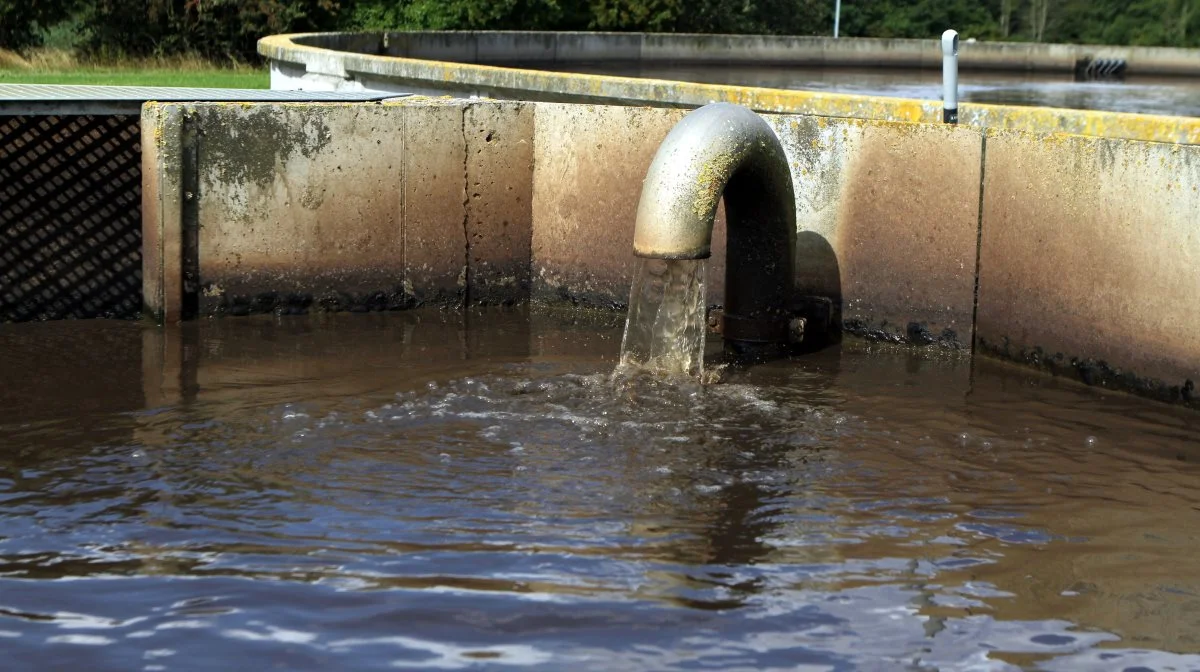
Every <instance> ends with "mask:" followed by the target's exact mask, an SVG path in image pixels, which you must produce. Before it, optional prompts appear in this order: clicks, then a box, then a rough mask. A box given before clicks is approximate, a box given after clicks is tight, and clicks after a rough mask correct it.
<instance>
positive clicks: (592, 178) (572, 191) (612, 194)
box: [532, 104, 725, 306]
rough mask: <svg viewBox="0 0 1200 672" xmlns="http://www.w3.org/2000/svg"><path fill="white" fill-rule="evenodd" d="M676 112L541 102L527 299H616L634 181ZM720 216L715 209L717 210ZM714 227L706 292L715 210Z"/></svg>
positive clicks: (713, 291)
mask: <svg viewBox="0 0 1200 672" xmlns="http://www.w3.org/2000/svg"><path fill="white" fill-rule="evenodd" d="M683 114H684V113H683V111H680V110H663V109H647V108H631V107H595V106H589V105H558V104H540V105H538V106H537V122H536V124H535V129H534V171H533V194H534V202H533V255H532V259H533V264H532V266H533V268H532V273H533V297H534V298H537V299H542V300H570V301H573V302H579V301H582V302H584V303H589V304H593V305H602V306H612V305H624V304H625V303H626V302H627V301H628V298H629V288H630V284H631V282H632V279H633V273H634V270H635V268H636V265H637V259H636V258H635V257H634V256H633V225H634V219H635V216H636V214H637V206H638V200H639V199H640V198H641V186H642V179H643V178H644V177H645V175H646V171H647V170H648V169H649V168H650V163H651V161H653V160H654V154H655V152H657V151H658V146H659V144H660V143H661V142H662V140H663V138H665V137H666V136H667V133H668V132H670V130H671V128H672V127H673V126H674V125H675V124H676V123H677V122H678V121H679V120H680V119H681V118H683ZM722 214H723V213H722ZM719 220H720V226H719V227H718V228H717V229H715V230H714V233H713V257H712V259H710V260H709V263H708V268H707V271H706V275H707V277H708V280H709V283H708V296H709V302H710V303H720V302H721V299H722V296H723V294H724V290H723V287H724V282H723V274H724V268H725V263H724V255H725V232H724V225H723V224H724V218H723V216H719Z"/></svg>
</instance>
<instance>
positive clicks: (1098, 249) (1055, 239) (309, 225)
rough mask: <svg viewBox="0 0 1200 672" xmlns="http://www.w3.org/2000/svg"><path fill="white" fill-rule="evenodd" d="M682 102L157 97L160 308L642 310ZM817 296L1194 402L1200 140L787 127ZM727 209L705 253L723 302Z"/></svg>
mask: <svg viewBox="0 0 1200 672" xmlns="http://www.w3.org/2000/svg"><path fill="white" fill-rule="evenodd" d="M683 114H684V112H683V111H681V110H671V109H662V108H633V107H606V106H586V105H570V104H549V103H543V104H530V103H501V102H481V101H463V100H426V101H420V100H412V101H405V102H401V103H396V104H382V105H380V104H351V105H344V104H337V105H332V104H327V105H308V106H299V105H278V104H276V105H225V104H172V105H150V106H148V107H147V110H146V113H145V116H144V124H145V125H146V126H145V127H144V130H143V135H144V137H147V138H150V139H151V140H152V142H149V143H147V149H146V154H145V160H146V170H145V171H144V175H145V176H146V179H147V184H146V189H145V191H144V193H145V195H146V203H145V212H146V218H145V226H146V232H145V238H146V241H147V250H146V271H145V283H146V292H145V293H146V301H147V306H148V308H149V309H150V310H151V311H152V312H154V313H156V314H157V315H159V316H160V317H164V318H165V319H166V320H167V321H172V320H173V319H178V317H179V316H182V315H187V314H188V313H189V311H190V312H195V313H200V314H208V313H233V314H242V313H248V312H266V311H274V312H294V311H301V310H358V311H362V310H387V309H399V308H404V307H407V306H409V305H413V304H415V303H416V302H426V303H450V304H460V303H463V302H481V303H508V302H520V301H523V300H525V299H528V298H533V299H536V300H540V301H546V302H551V303H564V302H565V303H573V304H578V303H583V304H593V305H599V306H604V307H610V308H611V307H621V306H623V305H624V304H625V303H626V301H627V297H628V292H629V286H630V280H631V278H632V273H633V272H634V267H635V264H636V260H635V259H634V257H633V255H632V238H633V223H634V215H635V212H636V208H637V203H638V200H639V199H640V197H641V184H642V178H643V177H644V175H645V172H646V169H647V168H648V167H649V164H650V162H651V160H652V159H653V156H654V153H655V151H656V150H657V147H658V144H659V143H660V142H661V140H662V138H664V137H665V136H666V134H667V133H668V132H669V130H670V129H671V128H672V126H673V125H674V124H675V123H676V122H677V121H678V120H679V119H680V118H681V117H682V115H683ZM766 119H767V121H768V123H769V124H770V125H771V126H772V128H774V129H775V131H776V133H777V134H778V136H779V137H780V140H781V142H782V144H783V146H784V149H785V152H786V154H787V157H788V160H789V162H790V164H791V167H792V173H793V178H794V186H795V192H796V209H797V223H798V236H797V242H798V245H797V286H798V288H799V290H800V292H801V293H802V294H806V295H817V296H822V297H826V298H829V299H831V300H832V301H833V302H834V303H835V305H839V306H840V309H841V314H840V317H841V320H842V324H843V326H844V328H845V329H846V330H848V331H850V332H853V333H858V334H862V335H865V336H868V337H872V338H879V339H884V340H889V341H895V342H907V343H913V344H918V345H937V346H940V347H944V348H949V349H956V350H960V351H964V352H966V351H970V350H971V349H972V348H974V349H976V350H978V351H980V352H984V353H988V354H992V355H997V356H1000V357H1003V358H1007V359H1011V360H1015V361H1019V362H1023V363H1026V364H1032V365H1035V366H1038V367H1042V368H1048V369H1050V370H1053V371H1055V372H1057V373H1062V374H1066V375H1070V376H1072V377H1075V378H1078V379H1082V380H1084V381H1085V382H1089V383H1093V384H1103V385H1109V386H1112V387H1118V388H1121V389H1130V390H1134V391H1138V392H1140V393H1143V394H1148V395H1151V396H1155V397H1158V398H1162V399H1168V400H1175V401H1181V402H1187V403H1193V404H1194V403H1196V397H1195V393H1194V381H1195V380H1197V379H1198V378H1200V337H1198V336H1197V334H1200V317H1197V316H1200V298H1197V296H1198V295H1197V294H1196V291H1195V288H1196V287H1200V266H1197V264H1196V260H1197V259H1200V235H1197V229H1196V224H1195V213H1196V212H1200V192H1198V191H1197V190H1198V189H1200V147H1191V146H1181V145H1165V144H1157V143H1144V142H1132V141H1123V140H1111V139H1097V138H1085V137H1079V136H1065V135H1054V136H1040V135H1030V134H1024V133H1018V132H1012V131H986V132H985V131H982V130H979V129H973V128H969V127H963V126H947V125H942V124H933V125H925V124H903V123H894V122H879V121H863V120H854V119H829V118H823V117H814V116H804V115H767V116H766ZM724 239H725V235H724V218H723V214H722V213H720V212H719V213H718V222H717V226H716V230H715V234H714V243H715V244H714V256H713V259H712V260H710V262H709V268H708V277H709V281H710V282H709V301H710V303H721V302H722V300H723V296H724V292H723V284H724V283H723V273H724Z"/></svg>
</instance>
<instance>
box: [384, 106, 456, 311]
mask: <svg viewBox="0 0 1200 672" xmlns="http://www.w3.org/2000/svg"><path fill="white" fill-rule="evenodd" d="M463 106H464V102H463V101H427V102H424V103H420V102H418V103H416V104H413V105H399V106H395V107H385V109H387V110H388V112H387V115H388V116H389V117H391V118H394V119H396V120H397V121H399V123H400V124H401V133H400V136H401V137H400V144H401V145H402V146H403V148H404V149H403V153H404V156H403V159H402V162H401V164H402V166H403V172H402V174H401V175H400V176H399V177H400V180H401V184H402V187H401V188H400V189H397V192H398V193H399V192H402V193H403V195H404V196H403V204H402V208H403V219H404V229H405V230H404V240H405V242H406V245H405V252H406V255H407V256H406V258H405V263H404V280H405V291H406V293H408V294H410V295H411V296H413V297H414V298H415V299H416V300H418V301H421V302H434V303H461V302H462V301H463V300H464V299H465V298H466V292H467V211H466V202H467V194H466V188H467V187H466V179H467V178H466V176H467V169H466V163H467V145H466V138H465V137H464V126H463ZM395 186H396V185H395V184H393V188H395Z"/></svg>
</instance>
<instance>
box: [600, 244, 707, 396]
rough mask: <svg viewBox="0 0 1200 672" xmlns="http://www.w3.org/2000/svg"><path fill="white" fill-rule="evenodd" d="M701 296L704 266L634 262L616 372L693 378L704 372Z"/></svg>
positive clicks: (701, 263)
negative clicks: (646, 372)
mask: <svg viewBox="0 0 1200 672" xmlns="http://www.w3.org/2000/svg"><path fill="white" fill-rule="evenodd" d="M704 296H705V291H704V260H702V259H700V260H693V259H684V260H667V259H641V260H639V262H638V268H637V272H636V274H635V275H634V279H633V289H632V290H631V291H630V295H629V317H628V319H627V320H626V322H625V337H624V339H623V340H622V342H621V363H620V365H619V366H618V367H617V371H618V372H630V371H638V370H643V371H650V372H653V373H658V374H663V375H684V376H691V377H695V378H699V377H700V376H701V374H702V373H703V369H704V335H705V319H704V318H705V314H704Z"/></svg>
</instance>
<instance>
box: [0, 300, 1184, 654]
mask: <svg viewBox="0 0 1200 672" xmlns="http://www.w3.org/2000/svg"><path fill="white" fill-rule="evenodd" d="M620 317H621V316H607V315H592V314H588V313H581V312H574V313H571V314H569V316H568V317H567V318H566V319H560V318H559V316H556V315H554V314H547V313H536V314H534V315H532V316H529V315H527V314H526V313H524V312H522V311H507V312H487V313H469V314H466V315H463V314H459V313H443V312H438V311H415V312H412V313H406V314H398V315H390V316H382V315H374V316H372V315H356V316H324V317H311V318H296V317H292V318H245V319H236V320H235V319H230V320H218V321H206V322H199V323H194V324H190V325H186V326H185V327H184V328H182V329H179V330H169V331H158V330H142V329H140V328H136V327H135V328H133V329H129V327H130V326H131V325H123V324H121V325H114V326H112V329H113V330H114V331H113V332H111V333H113V334H117V333H119V334H120V335H118V336H114V337H113V339H112V343H113V345H112V346H110V347H111V349H112V351H113V353H114V354H113V356H112V357H107V358H105V357H98V359H96V360H95V361H94V362H93V364H92V366H91V368H90V370H88V371H87V372H86V376H85V375H84V374H83V373H81V372H80V371H79V370H77V369H71V368H70V367H58V366H56V365H54V364H48V365H46V366H45V367H43V366H42V365H41V363H40V361H39V360H38V359H36V358H34V357H32V354H36V348H34V346H28V347H30V348H32V349H30V350H29V352H30V353H31V356H30V357H25V358H9V359H6V360H5V364H4V366H5V367H6V369H5V371H4V374H5V375H6V379H11V380H17V379H22V380H34V379H37V378H38V377H39V376H45V378H46V380H43V381H42V382H41V383H40V384H41V385H44V386H45V387H44V389H45V390H54V391H55V392H54V394H53V398H49V396H50V394H49V393H48V392H47V393H46V395H47V397H48V398H47V400H46V402H45V406H44V407H39V405H38V404H37V403H34V402H33V401H29V402H27V403H26V405H25V406H24V407H22V410H21V411H20V412H19V413H12V412H6V414H5V415H3V416H0V417H3V420H0V502H3V504H4V507H3V509H0V519H2V521H0V537H2V538H0V638H3V639H2V641H3V642H4V645H5V648H6V651H11V652H12V655H13V659H14V660H28V661H31V664H33V665H34V666H36V667H41V668H53V667H62V666H69V665H74V666H80V665H83V664H87V665H88V666H89V667H94V668H99V669H135V668H137V669H159V668H171V667H173V666H198V665H200V664H207V665H218V664H224V665H234V666H247V665H254V666H261V665H266V664H274V665H281V666H283V667H286V668H289V669H328V668H331V667H340V666H344V665H346V664H347V663H348V661H351V660H352V661H353V665H354V667H356V668H366V669H371V668H385V667H387V668H390V667H395V666H400V667H404V666H409V667H417V668H421V669H429V668H432V667H439V668H444V669H456V668H467V667H473V666H479V665H485V666H499V665H519V666H525V667H534V668H543V669H561V668H562V667H565V666H568V665H570V666H572V667H579V668H582V669H613V668H633V669H641V668H646V669H672V668H684V667H696V666H710V667H720V668H722V669H773V668H778V669H784V668H786V669H795V668H796V667H797V666H802V665H805V664H809V665H815V666H826V667H829V666H832V667H835V668H839V667H840V668H847V669H848V668H858V667H864V668H883V669H895V668H906V667H911V668H919V667H921V666H926V667H935V668H941V669H1020V668H1025V667H1031V666H1041V667H1046V668H1048V669H1060V668H1065V669H1110V668H1111V666H1112V665H1124V666H1136V665H1143V666H1148V667H1151V668H1155V667H1163V666H1167V665H1176V666H1179V667H1181V668H1186V667H1188V666H1193V667H1194V666H1197V665H1198V664H1200V659H1197V658H1195V657H1194V656H1193V655H1192V654H1196V653H1200V641H1197V638H1198V635H1197V633H1200V615H1198V614H1200V579H1197V578H1196V577H1197V576H1200V574H1198V573H1197V572H1196V571H1195V556H1196V551H1197V550H1198V547H1200V542H1198V540H1197V538H1196V536H1195V535H1194V534H1192V532H1191V530H1192V529H1195V528H1196V525H1195V524H1194V523H1195V522H1197V521H1196V520H1195V518H1196V517H1197V515H1200V496H1198V495H1196V491H1195V487H1194V483H1195V479H1196V478H1197V477H1198V475H1200V470H1197V468H1196V467H1195V464H1194V460H1195V459H1196V453H1195V451H1194V449H1193V447H1192V446H1193V444H1192V443H1191V434H1192V432H1194V427H1195V417H1196V416H1195V414H1194V413H1191V412H1187V411H1182V410H1179V409H1174V408H1170V407H1165V406H1160V405H1155V404H1149V403H1146V402H1142V401H1140V400H1137V399H1133V398H1129V397H1124V396H1121V395H1109V394H1107V393H1103V392H1097V391H1094V390H1086V389H1082V388H1078V387H1076V386H1073V385H1071V384H1069V383H1064V382H1060V381H1055V380H1052V379H1046V378H1041V377H1037V376H1030V375H1029V374H1027V373H1026V372H1023V371H1020V370H1016V369H1010V368H1008V367H1005V366H1002V365H994V364H980V365H977V366H976V368H975V370H974V371H972V368H971V363H970V362H969V361H968V360H966V359H953V358H950V359H947V358H946V357H945V356H944V354H938V353H935V352H934V351H921V350H910V349H891V348H889V347H886V346H876V345H864V344H862V343H860V342H857V341H849V342H847V343H845V344H844V345H843V346H842V347H841V348H838V349H831V350H826V351H823V352H820V353H816V354H814V355H810V356H807V357H805V358H803V359H800V360H797V361H793V362H777V363H773V364H771V365H766V366H760V367H755V368H753V369H750V370H748V371H727V372H726V374H725V380H724V382H723V383H722V384H720V385H715V386H711V387H702V386H699V385H695V384H692V383H686V382H685V383H668V382H664V381H661V380H655V379H647V378H634V379H631V380H625V381H623V382H622V383H621V384H620V385H618V386H616V387H614V384H613V382H612V380H611V379H610V376H609V372H610V371H611V370H612V367H613V365H614V364H615V363H616V359H617V356H618V354H619V348H620V338H621V319H620ZM26 326H27V325H14V326H13V329H12V330H11V331H8V332H7V333H6V334H4V335H3V336H4V337H6V338H9V339H10V340H9V341H8V343H14V342H16V341H14V340H11V339H14V338H17V336H14V334H17V333H23V332H25V331H28V333H29V334H35V336H29V337H28V338H27V339H26V340H27V341H28V342H31V343H32V342H45V343H48V344H49V343H52V342H53V341H54V339H53V338H51V337H49V336H47V334H48V333H49V332H47V331H38V329H43V328H44V327H45V325H30V326H31V328H30V329H28V330H26ZM5 329H9V327H8V326H6V327H5ZM122 330H125V331H122ZM21 338H25V337H21ZM17 340H20V339H19V338H18V339H17ZM93 340H95V341H96V342H97V343H100V342H102V341H103V339H93ZM710 346H712V348H713V350H715V349H719V345H718V344H710ZM126 349H128V350H129V352H126ZM117 352H123V353H125V354H123V355H120V356H117V355H116V354H115V353H117ZM130 352H132V353H137V354H136V356H135V355H133V354H130ZM98 353H99V351H98ZM81 377H88V378H89V379H91V378H103V379H104V380H107V381H109V383H108V384H111V385H113V386H114V387H113V388H112V389H114V390H118V391H119V390H124V392H120V393H116V394H113V395H112V398H111V399H109V400H107V401H105V402H104V403H111V404H112V406H111V407H109V408H107V409H106V408H101V407H99V406H95V404H100V403H101V400H96V399H94V398H93V397H94V396H95V395H96V394H97V392H96V391H95V390H94V389H93V388H91V387H90V386H89V384H88V383H86V382H84V383H80V384H77V385H73V384H71V383H72V381H73V379H75V378H81ZM74 397H78V399H77V400H76V401H72V399H73V398H74ZM139 398H140V401H139ZM73 404H75V405H78V406H79V407H80V408H83V407H85V406H87V405H88V404H93V406H88V408H90V410H89V411H87V413H81V414H79V415H75V414H73V413H72V412H71V411H70V410H64V409H69V408H70V407H71V406H72V405H73ZM184 579H186V580H184ZM251 661H253V662H251ZM1114 661H1115V662H1114Z"/></svg>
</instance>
